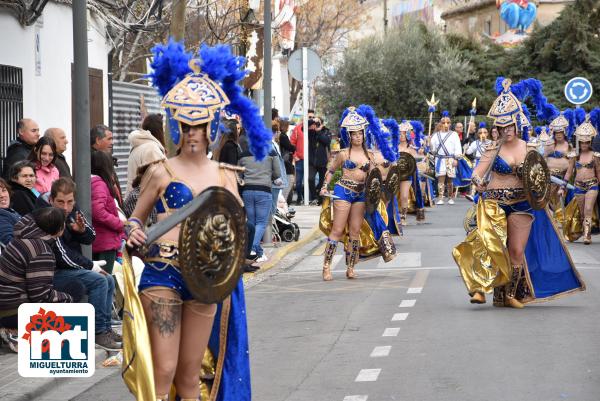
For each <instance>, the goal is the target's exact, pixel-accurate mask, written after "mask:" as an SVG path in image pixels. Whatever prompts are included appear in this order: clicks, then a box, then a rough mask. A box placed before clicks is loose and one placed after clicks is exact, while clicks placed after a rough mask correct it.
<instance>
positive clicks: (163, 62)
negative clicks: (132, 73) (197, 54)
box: [146, 38, 192, 97]
mask: <svg viewBox="0 0 600 401" xmlns="http://www.w3.org/2000/svg"><path fill="white" fill-rule="evenodd" d="M152 54H153V55H154V57H153V58H152V63H151V64H150V67H152V72H151V73H150V74H148V75H146V77H148V78H149V79H150V81H151V82H152V85H153V86H154V87H155V88H156V89H157V90H158V94H159V95H160V96H161V97H163V96H165V95H166V94H167V93H168V92H169V91H170V90H171V88H173V86H175V85H176V84H177V82H179V81H181V80H182V79H183V78H185V76H186V75H187V74H189V73H190V72H192V70H191V69H190V66H189V62H190V60H191V59H192V53H191V52H186V51H185V47H184V46H183V42H176V41H175V40H174V39H173V38H170V39H169V41H168V42H167V43H166V44H162V43H159V44H157V45H156V46H154V47H153V48H152Z"/></svg>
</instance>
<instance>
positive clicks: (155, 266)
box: [123, 41, 271, 401]
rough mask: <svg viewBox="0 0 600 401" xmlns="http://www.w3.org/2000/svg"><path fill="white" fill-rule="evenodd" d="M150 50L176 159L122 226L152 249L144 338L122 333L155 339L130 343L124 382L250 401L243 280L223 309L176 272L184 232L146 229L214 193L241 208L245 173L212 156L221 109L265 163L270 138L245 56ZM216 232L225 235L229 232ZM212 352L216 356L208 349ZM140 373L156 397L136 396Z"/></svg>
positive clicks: (134, 242) (157, 391)
mask: <svg viewBox="0 0 600 401" xmlns="http://www.w3.org/2000/svg"><path fill="white" fill-rule="evenodd" d="M153 53H154V60H153V63H152V68H153V72H152V73H151V74H150V79H151V81H152V83H153V85H154V86H155V87H156V88H157V89H158V92H159V94H160V95H161V96H163V101H162V105H163V107H164V108H165V111H166V113H167V116H168V117H169V128H170V129H169V131H170V134H171V137H172V139H173V142H174V143H175V145H177V146H178V151H177V156H175V157H172V158H170V159H168V160H166V161H162V162H159V163H156V164H154V165H152V166H151V168H149V169H148V171H147V172H146V174H145V175H144V179H143V181H142V186H141V194H140V197H139V200H138V203H137V205H136V207H135V210H134V211H133V213H132V217H131V218H130V219H129V221H128V223H127V225H126V227H127V229H126V230H127V235H128V245H129V246H132V247H140V246H142V245H145V249H147V251H146V253H145V255H144V262H145V268H144V271H143V273H142V277H141V280H140V284H139V292H140V298H141V304H142V306H143V315H145V319H146V321H147V332H146V333H144V331H143V329H142V328H140V327H137V332H135V331H134V332H129V330H130V329H129V328H127V327H126V326H125V323H124V332H127V333H128V335H124V338H127V337H128V336H129V337H130V338H131V337H132V336H133V338H136V337H137V338H138V339H139V338H143V337H144V336H145V335H148V334H149V339H150V349H143V348H141V345H140V343H138V342H136V343H133V344H128V345H126V347H125V348H127V347H129V348H131V349H130V350H128V351H127V350H126V349H124V359H125V360H124V367H123V377H124V379H125V382H126V384H127V385H128V387H129V388H130V390H131V391H132V392H134V393H135V394H136V396H137V398H138V400H144V401H150V400H153V399H156V400H162V401H165V400H182V401H185V400H188V401H189V400H194V401H197V400H200V399H201V397H202V399H203V400H207V399H210V400H222V401H226V400H227V401H234V400H235V401H239V400H247V401H249V400H251V391H250V364H249V356H248V338H247V329H246V310H245V308H246V306H245V302H244V291H243V283H242V280H241V279H240V280H239V282H238V284H237V287H236V289H235V290H234V291H233V293H232V294H231V295H230V296H229V297H227V298H226V300H225V301H224V302H223V303H222V304H219V305H215V304H203V303H200V302H198V301H196V300H195V299H194V298H193V296H192V294H191V292H190V290H189V289H188V286H187V285H186V282H185V281H184V280H183V277H182V273H181V271H180V269H179V248H178V247H179V242H178V240H179V230H180V228H179V227H180V226H176V227H175V228H173V229H171V230H170V231H169V232H168V233H166V234H164V235H163V236H162V237H161V238H160V239H158V240H157V241H156V242H154V243H151V244H145V241H146V234H145V232H144V227H145V222H146V219H147V217H148V216H149V214H150V213H151V212H152V210H153V209H156V212H157V214H158V221H159V222H160V221H162V220H164V219H165V218H167V217H168V216H169V215H171V214H172V213H175V212H177V210H178V209H180V208H182V207H183V206H185V205H186V204H188V203H189V202H191V201H192V200H193V198H194V197H195V196H196V195H198V194H200V193H201V192H202V191H204V190H205V189H207V188H209V187H220V188H224V189H226V190H227V191H229V192H230V193H231V194H233V196H234V198H235V199H237V201H236V202H238V203H239V204H238V205H237V206H235V207H237V208H241V206H242V202H241V198H240V197H239V194H238V184H240V181H239V179H238V176H237V172H239V168H238V167H236V166H229V165H225V164H222V163H218V162H214V161H212V160H210V159H208V157H207V153H208V149H209V146H210V144H211V143H213V142H215V141H216V140H217V139H218V127H219V114H220V112H221V111H223V110H226V111H227V112H230V113H234V114H237V115H239V116H240V117H241V120H242V125H243V126H244V128H245V129H246V133H247V135H248V138H249V143H250V149H251V150H252V152H253V154H254V155H255V157H256V158H257V159H259V160H261V159H263V158H264V157H265V155H266V154H267V153H268V151H269V149H270V145H271V132H270V131H269V130H267V129H266V128H265V127H264V125H263V123H262V119H261V117H260V114H259V110H258V108H257V107H256V106H255V105H254V104H253V103H252V101H251V100H249V99H248V98H246V97H244V96H243V89H242V88H241V87H240V86H239V85H238V82H239V81H240V80H241V79H243V78H244V77H245V75H246V71H245V70H244V64H245V60H244V59H243V58H240V57H236V56H234V55H233V54H232V53H231V49H230V47H229V46H222V45H221V46H216V47H212V48H211V47H207V46H202V47H201V48H200V50H199V54H198V59H194V58H193V56H192V54H191V53H188V52H186V51H185V49H184V47H183V44H181V43H177V42H174V41H170V42H169V43H167V44H165V45H157V46H156V47H155V48H154V49H153ZM213 223H215V224H216V221H215V222H213ZM214 229H215V230H216V229H217V228H216V227H215V228H214ZM219 230H220V231H219V232H220V233H223V230H227V227H220V228H219ZM215 240H216V239H215ZM234 241H235V239H234ZM217 252H219V250H217ZM128 295H129V296H132V297H135V296H136V294H128ZM131 313H132V314H133V312H131ZM215 315H216V317H215ZM135 318H136V316H133V317H132V319H135ZM127 333H124V334H127ZM142 344H143V343H142ZM207 346H208V347H207ZM207 348H208V350H210V353H206V352H205V351H206V350H207ZM150 352H151V355H152V361H151V362H150V363H149V364H147V365H146V366H140V365H139V364H138V365H135V363H136V360H137V359H138V358H140V357H142V354H143V355H148V354H149V353H150ZM206 359H209V360H211V359H212V360H214V361H216V366H213V368H214V371H213V372H212V373H214V381H213V382H212V387H211V388H210V389H207V388H206V386H205V387H204V389H205V390H207V392H206V393H205V394H203V395H202V396H201V390H200V389H201V386H200V385H199V381H200V375H201V369H202V364H203V360H206ZM148 365H150V366H148ZM148 370H150V372H148ZM141 376H144V377H146V378H148V377H150V378H152V382H153V383H152V384H153V387H154V388H152V389H151V390H152V393H150V392H147V391H146V392H145V395H140V391H139V388H140V386H139V383H136V381H139V380H140V379H141ZM204 384H205V383H204ZM169 393H170V394H169ZM175 393H176V394H175ZM149 394H154V397H152V398H151V397H150V396H149Z"/></svg>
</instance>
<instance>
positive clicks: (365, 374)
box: [354, 369, 381, 382]
mask: <svg viewBox="0 0 600 401" xmlns="http://www.w3.org/2000/svg"><path fill="white" fill-rule="evenodd" d="M379 373H381V369H361V371H360V372H358V376H356V380H354V381H356V382H374V381H377V378H378V377H379Z"/></svg>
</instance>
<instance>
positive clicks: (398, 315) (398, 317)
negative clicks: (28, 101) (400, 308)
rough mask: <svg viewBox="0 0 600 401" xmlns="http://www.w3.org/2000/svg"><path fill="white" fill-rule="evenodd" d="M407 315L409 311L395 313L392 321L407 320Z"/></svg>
mask: <svg viewBox="0 0 600 401" xmlns="http://www.w3.org/2000/svg"><path fill="white" fill-rule="evenodd" d="M407 317H408V313H394V316H392V322H397V321H399V320H406V318H407Z"/></svg>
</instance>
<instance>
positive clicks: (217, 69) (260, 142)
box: [199, 44, 273, 161]
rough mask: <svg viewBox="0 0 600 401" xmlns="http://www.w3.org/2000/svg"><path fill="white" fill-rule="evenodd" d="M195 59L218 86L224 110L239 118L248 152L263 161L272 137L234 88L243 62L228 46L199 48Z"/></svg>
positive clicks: (243, 73) (253, 108) (253, 106)
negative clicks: (224, 104) (223, 94)
mask: <svg viewBox="0 0 600 401" xmlns="http://www.w3.org/2000/svg"><path fill="white" fill-rule="evenodd" d="M199 56H200V68H201V69H202V71H203V72H204V73H205V74H208V76H209V77H210V78H211V79H212V80H213V81H215V82H218V83H219V84H220V85H221V87H222V88H223V91H224V92H225V94H226V95H227V97H228V98H229V101H230V104H229V105H227V106H226V107H225V110H226V111H227V112H229V113H233V114H237V115H238V116H240V117H241V120H242V126H243V127H244V129H245V131H246V135H247V136H248V142H249V146H250V151H251V152H252V154H253V155H254V157H255V158H256V160H259V161H260V160H263V159H264V158H265V157H266V156H267V154H268V153H269V150H270V149H271V140H272V138H273V133H272V132H271V131H270V130H269V129H267V127H265V125H264V123H263V120H262V118H261V116H260V110H259V108H258V106H256V104H254V102H253V101H252V100H250V99H248V98H247V97H246V96H244V92H243V88H242V87H241V86H240V85H238V81H240V80H242V79H244V77H245V76H246V74H247V71H246V70H244V66H245V64H246V59H245V58H243V57H238V56H235V55H233V53H232V52H231V47H230V46H229V45H217V46H214V47H210V46H207V45H205V44H203V45H202V47H201V48H200V50H199Z"/></svg>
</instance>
